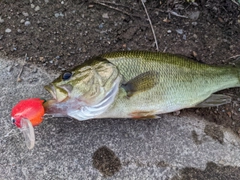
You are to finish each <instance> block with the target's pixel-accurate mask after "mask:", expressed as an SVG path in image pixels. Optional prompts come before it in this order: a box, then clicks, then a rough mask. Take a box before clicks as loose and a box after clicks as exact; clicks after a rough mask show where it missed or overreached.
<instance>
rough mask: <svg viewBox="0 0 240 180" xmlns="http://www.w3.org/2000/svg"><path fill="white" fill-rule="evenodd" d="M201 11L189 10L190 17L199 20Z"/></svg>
mask: <svg viewBox="0 0 240 180" xmlns="http://www.w3.org/2000/svg"><path fill="white" fill-rule="evenodd" d="M199 15H200V11H193V12H189V14H188V17H189V18H190V19H192V20H197V19H198V18H199Z"/></svg>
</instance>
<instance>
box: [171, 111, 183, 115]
mask: <svg viewBox="0 0 240 180" xmlns="http://www.w3.org/2000/svg"><path fill="white" fill-rule="evenodd" d="M180 113H181V112H180V111H175V112H173V115H174V116H178V115H180Z"/></svg>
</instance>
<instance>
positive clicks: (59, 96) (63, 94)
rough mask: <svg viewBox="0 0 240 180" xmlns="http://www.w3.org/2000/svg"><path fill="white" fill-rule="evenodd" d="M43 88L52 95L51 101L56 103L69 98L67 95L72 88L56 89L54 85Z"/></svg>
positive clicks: (63, 86) (62, 87)
mask: <svg viewBox="0 0 240 180" xmlns="http://www.w3.org/2000/svg"><path fill="white" fill-rule="evenodd" d="M44 88H45V89H46V90H47V91H48V92H49V93H50V94H51V95H52V97H53V100H55V101H57V102H62V101H65V100H67V99H68V98H69V93H70V92H71V91H72V86H65V85H62V86H60V87H58V86H57V87H56V86H55V85H54V84H52V83H51V84H49V85H46V86H44Z"/></svg>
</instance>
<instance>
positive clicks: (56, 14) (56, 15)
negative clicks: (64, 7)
mask: <svg viewBox="0 0 240 180" xmlns="http://www.w3.org/2000/svg"><path fill="white" fill-rule="evenodd" d="M54 16H55V17H56V18H58V17H59V16H61V17H63V16H64V15H63V13H61V12H60V13H55V14H54Z"/></svg>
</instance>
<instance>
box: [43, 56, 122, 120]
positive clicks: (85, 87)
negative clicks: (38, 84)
mask: <svg viewBox="0 0 240 180" xmlns="http://www.w3.org/2000/svg"><path fill="white" fill-rule="evenodd" d="M120 80H121V78H120V74H119V71H118V68H117V67H116V66H115V65H113V64H112V63H110V62H109V61H107V60H105V59H100V58H94V59H92V60H89V61H87V62H85V63H83V64H82V65H80V66H78V67H76V68H74V69H73V70H71V71H66V72H63V73H62V75H60V76H59V77H58V78H57V79H55V80H54V81H53V82H52V83H50V84H49V85H47V86H45V89H46V90H47V91H49V92H50V93H51V94H52V97H53V99H52V100H49V101H47V102H46V103H45V111H46V113H47V114H58V115H60V116H61V115H63V116H64V115H69V114H71V112H72V111H76V110H80V109H81V108H82V107H91V106H95V105H97V104H99V103H100V102H102V101H103V100H104V99H105V98H107V97H109V96H110V95H109V93H111V92H112V91H111V90H112V89H113V88H115V89H116V87H118V85H119V84H120ZM114 93H115V91H114ZM115 95H116V93H115V94H114V96H115Z"/></svg>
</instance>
